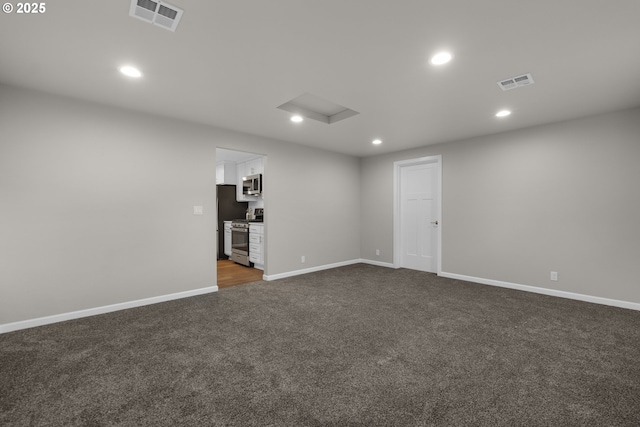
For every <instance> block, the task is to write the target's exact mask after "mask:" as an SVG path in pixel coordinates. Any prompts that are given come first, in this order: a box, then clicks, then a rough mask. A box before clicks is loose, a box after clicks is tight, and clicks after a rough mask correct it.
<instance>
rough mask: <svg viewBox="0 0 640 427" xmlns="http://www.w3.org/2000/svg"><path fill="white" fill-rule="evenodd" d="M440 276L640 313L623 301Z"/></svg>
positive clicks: (638, 308)
mask: <svg viewBox="0 0 640 427" xmlns="http://www.w3.org/2000/svg"><path fill="white" fill-rule="evenodd" d="M438 276H441V277H447V278H449V279H456V280H464V281H465V282H474V283H480V284H483V285H489V286H498V287H500V288H509V289H516V290H518V291H525V292H533V293H536V294H542V295H549V296H552V297H560V298H568V299H573V300H578V301H585V302H591V303H594V304H602V305H610V306H613V307H619V308H626V309H629V310H636V311H640V303H636V302H630V301H621V300H615V299H609V298H603V297H596V296H592V295H585V294H576V293H573V292H566V291H559V290H556V289H547V288H539V287H537V286H529V285H520V284H518V283H509V282H502V281H499V280H492V279H483V278H480V277H473V276H465V275H462V274H456V273H446V272H444V271H443V272H441V273H440V274H439V275H438Z"/></svg>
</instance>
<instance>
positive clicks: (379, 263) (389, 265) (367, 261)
mask: <svg viewBox="0 0 640 427" xmlns="http://www.w3.org/2000/svg"><path fill="white" fill-rule="evenodd" d="M358 261H359V262H361V263H363V264H371V265H377V266H378V267H386V268H396V266H395V265H393V263H391V262H382V261H374V260H372V259H360V260H358Z"/></svg>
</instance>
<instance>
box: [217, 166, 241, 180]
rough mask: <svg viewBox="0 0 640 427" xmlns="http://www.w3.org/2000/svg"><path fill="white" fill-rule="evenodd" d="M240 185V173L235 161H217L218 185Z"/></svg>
mask: <svg viewBox="0 0 640 427" xmlns="http://www.w3.org/2000/svg"><path fill="white" fill-rule="evenodd" d="M220 184H226V185H238V174H237V168H236V163H235V162H227V161H222V162H217V163H216V185H220Z"/></svg>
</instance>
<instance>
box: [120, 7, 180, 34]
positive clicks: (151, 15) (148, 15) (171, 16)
mask: <svg viewBox="0 0 640 427" xmlns="http://www.w3.org/2000/svg"><path fill="white" fill-rule="evenodd" d="M182 12H183V11H182V9H179V8H177V7H175V6H172V5H170V4H169V3H165V2H163V1H153V0H131V7H130V9H129V16H133V17H134V18H138V19H142V20H143V21H145V22H148V23H150V24H155V25H157V26H159V27H162V28H164V29H166V30H169V31H175V30H176V27H177V26H178V23H179V22H180V18H182Z"/></svg>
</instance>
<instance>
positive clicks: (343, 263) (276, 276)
mask: <svg viewBox="0 0 640 427" xmlns="http://www.w3.org/2000/svg"><path fill="white" fill-rule="evenodd" d="M353 264H371V265H377V266H379V267H387V268H395V267H394V266H393V264H391V263H387V262H380V261H373V260H370V259H362V258H359V259H351V260H349V261H341V262H336V263H334V264H325V265H319V266H317V267H311V268H305V269H303V270H294V271H287V272H286V273H278V274H270V275H266V274H265V275H264V276H262V279H263V280H266V281H270V280H278V279H284V278H285V277H293V276H299V275H301V274H307V273H313V272H316V271H322V270H329V269H331V268H337V267H344V266H347V265H353Z"/></svg>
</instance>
